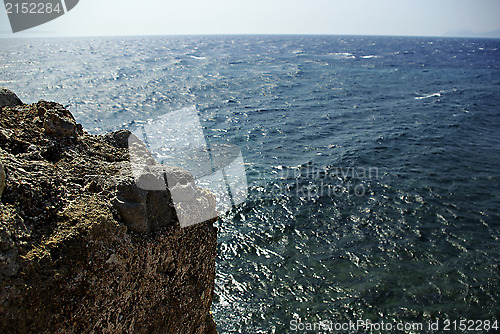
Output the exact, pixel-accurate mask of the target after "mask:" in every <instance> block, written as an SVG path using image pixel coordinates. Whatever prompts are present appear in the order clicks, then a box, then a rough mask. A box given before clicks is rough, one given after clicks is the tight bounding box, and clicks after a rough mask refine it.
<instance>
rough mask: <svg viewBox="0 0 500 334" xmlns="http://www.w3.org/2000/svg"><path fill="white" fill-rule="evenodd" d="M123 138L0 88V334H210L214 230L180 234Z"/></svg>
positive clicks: (204, 227)
mask: <svg viewBox="0 0 500 334" xmlns="http://www.w3.org/2000/svg"><path fill="white" fill-rule="evenodd" d="M129 136H130V132H128V131H124V130H122V131H118V132H114V133H110V134H107V135H102V136H94V135H90V134H88V133H86V132H85V131H84V130H83V129H82V126H81V125H80V124H77V122H76V121H75V119H74V117H73V116H72V115H71V113H70V112H69V111H68V110H66V109H65V108H64V107H63V106H61V105H60V104H58V103H55V102H46V101H39V102H37V103H34V104H31V105H28V104H23V103H22V102H21V100H19V98H18V97H17V96H16V95H15V94H14V93H12V92H10V91H9V90H6V89H0V332H1V333H179V334H181V333H182V334H185V333H216V329H215V323H214V321H213V319H212V316H211V313H210V307H211V304H212V299H213V293H214V280H215V257H216V245H217V231H216V228H215V227H214V226H213V222H214V221H213V220H210V221H206V222H204V223H200V224H196V225H193V226H189V227H186V228H181V227H180V225H179V222H178V219H177V215H176V212H175V208H174V206H173V204H172V199H171V195H170V192H169V191H168V189H167V190H166V191H152V190H143V189H140V188H138V187H137V185H136V183H135V182H134V178H133V176H132V173H131V170H130V166H129V165H130V163H129V153H128V138H129ZM167 172H171V173H174V174H175V175H180V176H181V177H180V178H181V179H183V180H184V181H183V182H185V180H192V177H190V175H189V173H187V172H186V171H184V170H181V169H179V168H171V169H170V170H169V171H167ZM170 186H172V185H170ZM197 197H198V199H197V200H199V201H200V202H203V203H210V205H214V203H215V201H214V198H213V196H212V195H211V194H210V193H208V192H205V191H202V190H201V189H200V190H199V191H198V193H197Z"/></svg>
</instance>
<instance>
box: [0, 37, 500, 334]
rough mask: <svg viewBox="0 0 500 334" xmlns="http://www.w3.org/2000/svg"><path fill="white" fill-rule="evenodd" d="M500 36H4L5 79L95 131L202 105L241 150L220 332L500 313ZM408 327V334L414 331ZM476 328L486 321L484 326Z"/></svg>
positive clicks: (221, 287)
mask: <svg viewBox="0 0 500 334" xmlns="http://www.w3.org/2000/svg"><path fill="white" fill-rule="evenodd" d="M499 47H500V41H499V40H488V39H477V40H472V39H437V38H397V37H342V36H340V37H339V36H238V37H231V36H224V37H168V38H167V37H165V38H162V37H147V38H146V37H145V38H118V39H117V38H113V39H106V38H96V39H78V40H65V39H54V40H47V41H44V40H19V41H10V40H9V41H5V43H2V45H1V46H0V85H2V86H6V87H8V88H10V89H12V90H14V91H16V92H18V93H19V95H20V96H21V98H22V99H23V100H24V101H26V102H32V101H36V100H37V99H39V98H43V99H48V100H55V101H58V102H61V103H63V104H65V105H68V108H69V109H70V110H71V111H72V112H73V113H74V115H75V117H76V118H77V120H78V121H79V122H81V123H82V124H83V125H84V127H85V128H87V129H89V130H90V131H91V132H92V133H104V132H108V131H111V130H116V129H120V128H134V127H135V126H137V125H138V124H141V122H144V121H145V120H147V119H150V118H153V117H156V116H158V115H161V114H163V113H165V112H168V111H170V110H175V109H177V108H180V107H184V106H190V105H195V106H196V108H197V109H198V111H199V114H200V118H201V121H202V125H203V127H204V132H205V136H206V137H207V139H208V140H209V141H210V142H212V143H215V142H229V143H232V144H236V145H238V146H239V147H240V148H241V150H242V153H243V156H244V159H245V163H246V166H245V167H246V172H247V177H248V184H249V197H248V199H247V201H246V202H245V203H244V204H242V205H240V206H239V207H237V208H236V209H234V210H232V211H230V212H228V213H227V214H226V215H225V216H223V217H221V219H220V221H219V222H218V227H219V248H218V252H219V256H218V262H217V281H216V296H215V300H214V305H213V313H214V317H215V319H216V322H217V324H218V328H219V331H220V332H222V333H226V332H240V333H288V332H290V331H291V329H290V321H292V320H296V321H301V322H314V321H320V320H331V321H335V322H348V321H356V320H360V319H370V320H372V321H373V322H377V321H378V322H380V321H386V322H394V323H397V322H430V321H435V320H437V319H439V320H441V321H444V320H445V319H451V320H455V319H473V320H478V319H493V320H494V319H498V318H500V307H499V306H498V305H499V303H498V300H499V298H500V267H499V266H500V260H499V259H500V244H499V238H500V211H499V208H500V190H499V186H500V182H499V181H500V136H499V135H498V129H499V128H500V109H499V107H498V105H499V103H500V93H499V87H500V71H499V64H500V62H499V61H500V51H499ZM404 332H411V331H410V330H406V331H404ZM474 332H476V333H477V331H474Z"/></svg>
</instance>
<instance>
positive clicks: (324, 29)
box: [0, 0, 500, 37]
mask: <svg viewBox="0 0 500 334" xmlns="http://www.w3.org/2000/svg"><path fill="white" fill-rule="evenodd" d="M499 18H500V0H413V1H408V0H344V1H337V0H210V1H206V0H205V1H201V0H183V1H168V0H167V1H165V0H143V1H131V0H80V2H79V3H78V5H77V6H76V7H75V8H74V9H73V10H71V11H70V12H68V13H67V14H65V15H64V16H62V17H59V18H57V19H55V20H54V21H51V22H49V23H46V24H44V25H41V26H39V27H35V28H32V29H30V30H27V31H25V32H20V33H17V34H15V35H14V34H12V31H11V29H10V25H9V23H8V18H7V14H6V11H5V8H2V9H0V37H12V36H14V37H23V36H40V37H44V36H108V35H177V34H353V35H358V34H362V35H414V36H444V35H450V34H451V35H479V36H489V33H491V32H493V31H496V35H497V36H499V37H500V19H499Z"/></svg>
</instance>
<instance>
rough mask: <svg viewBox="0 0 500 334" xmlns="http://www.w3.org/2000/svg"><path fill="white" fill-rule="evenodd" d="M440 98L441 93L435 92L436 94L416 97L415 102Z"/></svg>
mask: <svg viewBox="0 0 500 334" xmlns="http://www.w3.org/2000/svg"><path fill="white" fill-rule="evenodd" d="M441 96H442V94H441V92H437V93H432V94H427V95H424V96H417V97H416V98H415V100H423V99H428V98H430V97H441Z"/></svg>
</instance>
